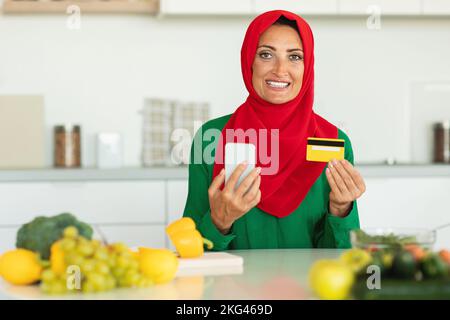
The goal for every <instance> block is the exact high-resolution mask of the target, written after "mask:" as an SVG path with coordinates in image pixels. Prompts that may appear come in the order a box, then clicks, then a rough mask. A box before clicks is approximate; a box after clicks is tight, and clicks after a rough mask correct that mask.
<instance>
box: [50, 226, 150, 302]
mask: <svg viewBox="0 0 450 320" xmlns="http://www.w3.org/2000/svg"><path fill="white" fill-rule="evenodd" d="M63 236H64V237H63V238H62V239H61V240H59V241H57V242H55V243H54V244H53V245H52V248H51V256H50V267H49V268H46V269H45V270H44V271H43V272H42V277H41V280H42V281H41V289H42V291H43V292H45V293H48V294H64V293H69V292H77V291H82V292H85V293H88V292H100V291H107V290H111V289H114V288H117V287H147V286H150V285H152V284H153V281H152V280H151V279H149V278H148V277H145V276H144V275H143V274H142V273H141V272H140V271H139V261H138V259H137V258H136V257H135V256H134V255H133V252H132V251H131V250H130V249H129V248H128V247H127V246H126V245H124V244H122V243H114V244H111V245H108V246H106V245H103V244H102V243H101V242H100V241H98V240H89V239H86V238H84V237H83V236H81V235H79V234H78V229H77V228H76V227H73V226H70V227H67V228H66V229H65V230H64V231H63ZM70 271H72V272H70ZM77 271H79V272H80V274H79V280H80V281H79V283H78V284H77V283H76V277H74V273H76V272H77Z"/></svg>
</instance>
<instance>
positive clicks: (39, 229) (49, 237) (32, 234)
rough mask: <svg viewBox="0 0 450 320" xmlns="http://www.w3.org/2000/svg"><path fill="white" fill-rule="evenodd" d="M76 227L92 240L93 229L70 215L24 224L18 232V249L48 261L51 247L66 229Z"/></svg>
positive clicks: (42, 218)
mask: <svg viewBox="0 0 450 320" xmlns="http://www.w3.org/2000/svg"><path fill="white" fill-rule="evenodd" d="M68 226H74V227H75V228H76V229H77V230H78V232H79V233H80V235H81V236H83V237H84V238H86V239H91V238H92V233H93V231H92V228H91V226H89V225H88V224H86V223H84V222H81V221H78V220H77V219H76V218H75V217H74V216H73V215H72V214H70V213H62V214H59V215H56V216H52V217H37V218H35V219H34V220H33V221H31V222H29V223H27V224H24V225H23V226H22V227H21V228H20V229H19V231H18V232H17V241H16V246H17V248H24V249H28V250H31V251H34V252H37V253H39V254H40V257H41V258H42V259H45V260H47V259H48V258H49V256H50V247H51V246H52V244H53V243H54V242H56V241H57V240H59V239H60V238H61V237H62V235H63V230H64V228H66V227H68Z"/></svg>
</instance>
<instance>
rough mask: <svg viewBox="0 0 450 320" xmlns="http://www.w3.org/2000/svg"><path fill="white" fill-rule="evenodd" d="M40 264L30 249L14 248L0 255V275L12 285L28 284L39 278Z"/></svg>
mask: <svg viewBox="0 0 450 320" xmlns="http://www.w3.org/2000/svg"><path fill="white" fill-rule="evenodd" d="M41 272H42V264H41V263H40V261H39V257H38V255H37V254H36V253H35V252H33V251H30V250H25V249H15V250H11V251H8V252H6V253H4V254H3V255H2V256H1V257H0V276H1V277H3V278H4V279H5V280H6V281H8V282H9V283H11V284H14V285H28V284H32V283H35V282H37V281H39V280H40V277H41Z"/></svg>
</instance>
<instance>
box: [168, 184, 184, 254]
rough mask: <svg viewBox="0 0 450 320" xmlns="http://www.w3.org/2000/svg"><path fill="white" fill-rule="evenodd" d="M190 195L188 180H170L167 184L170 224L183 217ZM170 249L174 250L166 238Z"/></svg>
mask: <svg viewBox="0 0 450 320" xmlns="http://www.w3.org/2000/svg"><path fill="white" fill-rule="evenodd" d="M187 194H188V181H187V180H170V181H168V182H167V222H168V223H170V222H172V221H175V220H177V219H180V218H181V217H182V216H183V211H184V206H185V205H186V199H187ZM166 241H167V243H168V246H169V248H171V249H174V246H173V245H172V243H171V242H170V240H169V239H168V238H167V237H166Z"/></svg>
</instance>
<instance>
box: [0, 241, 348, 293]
mask: <svg viewBox="0 0 450 320" xmlns="http://www.w3.org/2000/svg"><path fill="white" fill-rule="evenodd" d="M341 252H342V251H341V250H337V249H278V250H236V251H229V253H231V254H234V255H239V256H241V257H243V259H244V266H243V268H240V269H232V268H231V269H229V270H228V271H227V273H228V274H223V273H222V272H217V274H215V275H201V274H199V275H191V276H180V277H177V278H175V279H174V280H173V281H172V282H170V283H168V284H164V285H155V286H153V287H149V288H145V289H117V290H114V291H110V292H105V293H97V294H86V295H81V294H72V295H66V296H63V297H51V296H46V295H44V294H42V293H41V292H40V291H39V289H38V287H37V286H28V287H15V286H10V285H8V284H6V283H5V282H2V281H1V280H0V298H2V294H3V298H8V299H55V298H57V299H61V298H63V299H219V300H222V299H223V300H227V299H252V300H253V299H256V300H258V299H286V300H289V299H296V300H297V299H314V296H313V294H312V292H311V290H310V289H309V286H308V280H307V279H308V271H309V268H310V267H311V265H312V264H313V263H314V262H315V261H317V260H319V259H334V258H337V257H338V256H339V255H340V253H341ZM220 273H222V274H220Z"/></svg>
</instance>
